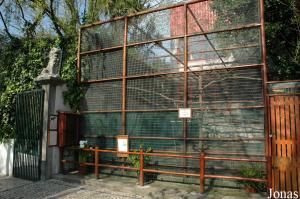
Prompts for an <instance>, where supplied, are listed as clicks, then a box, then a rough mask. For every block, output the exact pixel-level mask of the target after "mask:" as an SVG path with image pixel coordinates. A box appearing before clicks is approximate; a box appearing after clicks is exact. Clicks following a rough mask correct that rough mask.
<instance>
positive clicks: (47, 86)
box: [36, 48, 71, 180]
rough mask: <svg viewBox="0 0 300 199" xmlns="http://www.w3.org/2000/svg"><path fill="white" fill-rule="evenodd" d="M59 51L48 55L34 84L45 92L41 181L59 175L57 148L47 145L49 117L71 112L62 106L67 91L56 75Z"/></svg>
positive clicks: (55, 50)
mask: <svg viewBox="0 0 300 199" xmlns="http://www.w3.org/2000/svg"><path fill="white" fill-rule="evenodd" d="M60 57H61V51H60V49H57V48H53V49H51V51H50V53H49V62H48V65H47V67H46V68H44V69H43V71H42V72H41V74H40V75H39V76H38V77H37V78H36V82H37V83H38V84H40V85H41V86H42V89H43V90H44V91H45V98H44V116H43V134H42V157H41V180H46V179H49V178H51V176H52V175H53V174H56V173H59V147H57V146H49V145H48V141H49V140H48V131H49V129H48V128H49V117H50V116H51V115H57V111H71V109H70V107H69V106H68V105H65V104H64V100H63V92H64V91H65V90H67V88H66V85H65V83H64V81H62V80H61V78H60V77H59V75H58V72H59V64H60Z"/></svg>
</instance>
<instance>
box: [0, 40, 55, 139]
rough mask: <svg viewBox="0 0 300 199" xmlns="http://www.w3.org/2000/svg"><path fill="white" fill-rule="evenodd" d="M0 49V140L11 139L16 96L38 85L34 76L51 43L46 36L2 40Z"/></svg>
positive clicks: (39, 69)
mask: <svg viewBox="0 0 300 199" xmlns="http://www.w3.org/2000/svg"><path fill="white" fill-rule="evenodd" d="M0 42H1V44H2V45H1V48H0V113H1V115H0V142H2V141H5V140H6V139H9V138H12V137H13V135H14V128H15V126H14V124H15V114H14V112H15V95H16V94H17V93H19V92H22V91H25V90H30V89H34V88H38V85H37V84H36V83H35V81H34V78H35V77H37V75H38V74H39V73H40V72H41V70H42V68H44V67H45V65H46V63H47V55H48V52H49V48H50V47H51V45H52V40H51V39H49V38H35V39H34V40H28V39H27V38H24V39H15V40H8V39H7V38H5V37H3V38H2V39H1V41H0Z"/></svg>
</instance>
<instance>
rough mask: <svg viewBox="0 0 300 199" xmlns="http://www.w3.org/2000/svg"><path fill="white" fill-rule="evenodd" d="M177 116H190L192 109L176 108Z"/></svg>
mask: <svg viewBox="0 0 300 199" xmlns="http://www.w3.org/2000/svg"><path fill="white" fill-rule="evenodd" d="M178 117H179V118H182V119H184V118H192V109H191V108H179V109H178Z"/></svg>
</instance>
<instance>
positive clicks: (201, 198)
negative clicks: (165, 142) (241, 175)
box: [0, 177, 266, 199]
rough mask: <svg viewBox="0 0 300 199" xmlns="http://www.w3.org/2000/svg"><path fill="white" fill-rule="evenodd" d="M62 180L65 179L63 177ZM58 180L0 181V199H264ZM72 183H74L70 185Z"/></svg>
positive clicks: (187, 188)
mask: <svg viewBox="0 0 300 199" xmlns="http://www.w3.org/2000/svg"><path fill="white" fill-rule="evenodd" d="M63 178H65V177H63ZM65 180H66V179H64V181H63V180H62V179H60V178H58V179H51V180H47V181H39V182H30V181H26V180H21V179H17V178H9V177H0V199H42V198H43V199H44V198H45V199H46V198H47V199H50V198H52V199H98V198H99V199H243V198H253V199H261V198H266V197H265V196H262V195H259V194H250V195H249V194H247V193H245V192H243V191H242V190H232V189H221V190H218V189H214V191H207V192H206V193H205V194H200V193H199V192H198V191H196V190H198V189H199V187H198V186H193V185H186V184H179V183H167V182H154V183H151V184H150V185H146V186H144V187H141V186H139V185H137V184H136V179H132V178H124V177H106V178H103V179H100V180H96V179H84V180H81V181H80V183H69V182H65ZM73 182H74V181H73Z"/></svg>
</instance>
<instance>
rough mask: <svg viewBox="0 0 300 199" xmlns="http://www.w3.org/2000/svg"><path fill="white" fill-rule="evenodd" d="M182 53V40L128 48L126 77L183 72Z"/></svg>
mask: <svg viewBox="0 0 300 199" xmlns="http://www.w3.org/2000/svg"><path fill="white" fill-rule="evenodd" d="M183 52H184V42H183V39H174V40H167V41H163V42H154V43H150V44H144V45H138V46H134V47H129V48H128V51H127V75H128V76H131V75H145V74H153V73H171V72H179V71H183V65H184V53H183Z"/></svg>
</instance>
